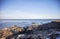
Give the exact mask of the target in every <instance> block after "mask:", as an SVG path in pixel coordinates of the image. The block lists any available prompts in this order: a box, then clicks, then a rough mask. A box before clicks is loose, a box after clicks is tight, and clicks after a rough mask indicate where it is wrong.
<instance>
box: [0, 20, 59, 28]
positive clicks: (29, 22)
mask: <svg viewBox="0 0 60 39" xmlns="http://www.w3.org/2000/svg"><path fill="white" fill-rule="evenodd" d="M54 20H59V19H0V29H1V28H5V27H10V26H12V25H17V26H20V27H27V26H31V25H32V23H36V24H40V25H42V24H45V23H49V22H51V21H54Z"/></svg>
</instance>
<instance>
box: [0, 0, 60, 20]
mask: <svg viewBox="0 0 60 39" xmlns="http://www.w3.org/2000/svg"><path fill="white" fill-rule="evenodd" d="M0 5H1V6H0V19H60V13H59V8H60V7H59V1H57V0H0Z"/></svg>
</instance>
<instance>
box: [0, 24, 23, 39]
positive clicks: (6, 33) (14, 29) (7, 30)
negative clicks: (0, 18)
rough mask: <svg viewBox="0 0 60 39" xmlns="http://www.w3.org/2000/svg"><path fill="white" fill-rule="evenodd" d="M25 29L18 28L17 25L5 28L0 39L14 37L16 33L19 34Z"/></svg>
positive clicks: (0, 34) (0, 32)
mask: <svg viewBox="0 0 60 39" xmlns="http://www.w3.org/2000/svg"><path fill="white" fill-rule="evenodd" d="M23 30H24V29H23V28H21V27H17V26H16V25H13V26H12V27H9V28H4V29H2V30H0V39H4V38H6V37H7V36H10V35H11V36H12V35H13V34H14V33H18V32H21V31H23Z"/></svg>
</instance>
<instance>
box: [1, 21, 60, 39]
mask: <svg viewBox="0 0 60 39" xmlns="http://www.w3.org/2000/svg"><path fill="white" fill-rule="evenodd" d="M48 31H51V32H48ZM56 31H60V20H56V21H52V22H51V23H46V24H43V25H40V24H35V23H32V25H31V26H29V27H23V28H22V27H18V26H17V25H12V27H8V28H4V29H1V30H0V39H20V37H21V38H22V39H23V38H25V39H45V37H44V35H45V34H44V33H46V35H49V34H48V33H52V34H54V35H56V34H55V32H56ZM42 32H43V33H42ZM42 34H43V35H42ZM52 34H51V35H52ZM54 35H52V37H51V36H50V38H52V39H54V37H55V36H54ZM55 38H56V37H55Z"/></svg>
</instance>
